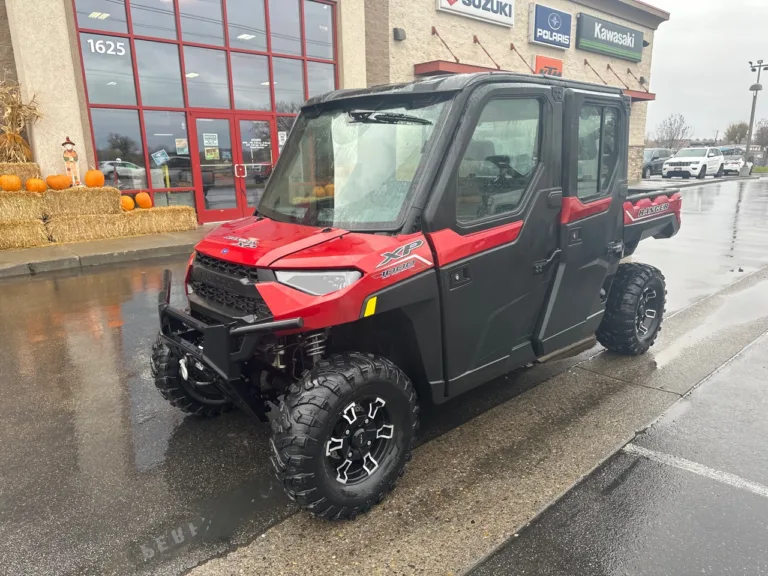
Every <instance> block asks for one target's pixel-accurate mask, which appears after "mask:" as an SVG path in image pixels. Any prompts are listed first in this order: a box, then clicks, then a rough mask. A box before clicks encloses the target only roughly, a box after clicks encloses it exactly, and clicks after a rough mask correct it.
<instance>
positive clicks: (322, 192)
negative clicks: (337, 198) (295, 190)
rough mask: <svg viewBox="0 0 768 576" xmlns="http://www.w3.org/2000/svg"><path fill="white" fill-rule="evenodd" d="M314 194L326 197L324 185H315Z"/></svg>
mask: <svg viewBox="0 0 768 576" xmlns="http://www.w3.org/2000/svg"><path fill="white" fill-rule="evenodd" d="M312 195H313V196H314V197H315V198H322V197H324V196H325V188H323V187H322V186H315V187H314V188H313V189H312Z"/></svg>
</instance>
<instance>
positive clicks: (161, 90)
mask: <svg viewBox="0 0 768 576" xmlns="http://www.w3.org/2000/svg"><path fill="white" fill-rule="evenodd" d="M136 67H137V68H138V70H139V85H140V86H141V102H142V104H144V106H163V107H169V108H183V107H184V95H183V94H182V91H181V66H180V64H179V48H178V47H177V46H176V44H166V43H164V42H148V41H146V40H136Z"/></svg>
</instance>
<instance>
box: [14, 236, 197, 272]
mask: <svg viewBox="0 0 768 576" xmlns="http://www.w3.org/2000/svg"><path fill="white" fill-rule="evenodd" d="M195 244H197V242H188V243H184V244H174V245H170V246H153V247H148V248H136V249H128V250H121V251H118V252H108V253H102V254H88V255H82V256H79V255H77V254H74V253H72V252H69V250H67V249H66V248H65V247H63V246H61V249H62V252H64V254H62V256H60V257H55V258H48V259H45V260H34V261H30V262H27V263H21V264H12V265H9V266H5V267H2V264H0V279H3V278H18V277H19V276H30V275H36V274H41V273H44V272H56V271H62V270H85V269H87V268H91V267H94V266H104V265H107V264H119V263H122V262H136V261H139V260H152V259H157V258H168V257H171V256H181V255H189V254H190V253H191V252H192V250H193V249H194V247H195Z"/></svg>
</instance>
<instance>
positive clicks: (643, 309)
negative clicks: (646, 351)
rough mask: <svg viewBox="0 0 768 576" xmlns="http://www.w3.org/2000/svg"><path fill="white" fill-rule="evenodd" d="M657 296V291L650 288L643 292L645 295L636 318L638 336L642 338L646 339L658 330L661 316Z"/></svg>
mask: <svg viewBox="0 0 768 576" xmlns="http://www.w3.org/2000/svg"><path fill="white" fill-rule="evenodd" d="M657 296H658V294H657V293H656V290H654V289H653V288H651V287H650V286H648V287H646V288H645V290H643V294H642V296H641V297H640V303H639V304H638V306H637V317H636V328H637V334H638V336H640V338H645V337H647V336H648V335H649V334H652V333H653V332H654V330H655V328H656V324H657V323H658V315H659V311H658V310H657Z"/></svg>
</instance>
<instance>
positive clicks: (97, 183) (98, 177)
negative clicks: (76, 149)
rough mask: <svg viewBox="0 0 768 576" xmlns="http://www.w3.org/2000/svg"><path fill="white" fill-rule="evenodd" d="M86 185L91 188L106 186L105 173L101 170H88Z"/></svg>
mask: <svg viewBox="0 0 768 576" xmlns="http://www.w3.org/2000/svg"><path fill="white" fill-rule="evenodd" d="M85 185H86V186H88V187H89V188H101V187H102V186H104V173H103V172H102V171H101V170H88V172H86V173H85Z"/></svg>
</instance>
